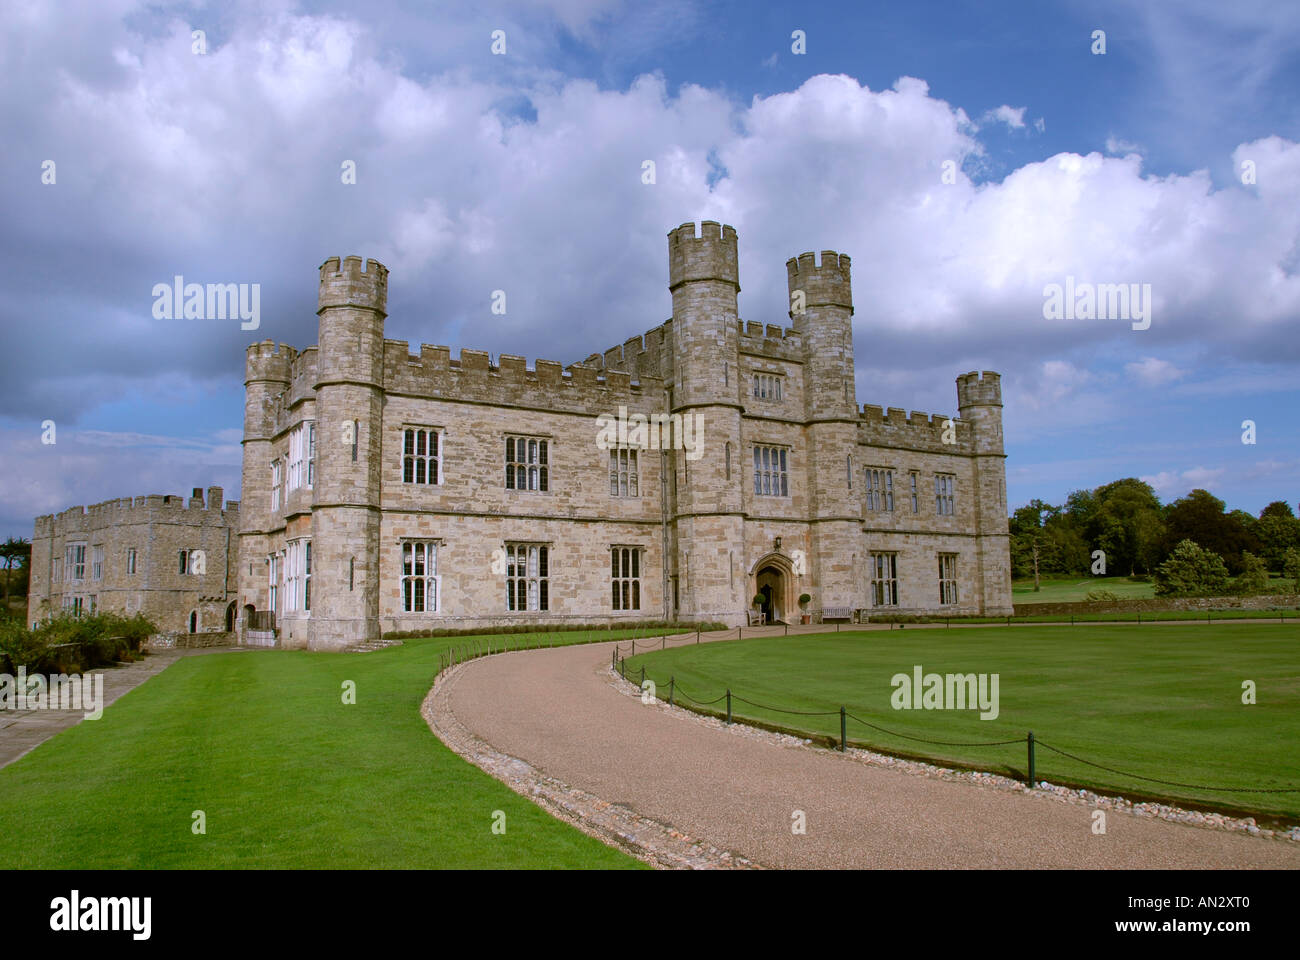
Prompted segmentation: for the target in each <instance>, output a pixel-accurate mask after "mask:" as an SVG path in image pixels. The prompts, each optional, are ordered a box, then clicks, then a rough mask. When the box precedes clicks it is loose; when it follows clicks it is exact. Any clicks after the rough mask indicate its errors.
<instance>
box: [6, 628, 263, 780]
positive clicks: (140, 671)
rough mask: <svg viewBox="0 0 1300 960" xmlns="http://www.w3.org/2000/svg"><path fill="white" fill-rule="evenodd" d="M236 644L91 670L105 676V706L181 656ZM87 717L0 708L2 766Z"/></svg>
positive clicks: (222, 649) (170, 652)
mask: <svg viewBox="0 0 1300 960" xmlns="http://www.w3.org/2000/svg"><path fill="white" fill-rule="evenodd" d="M235 649H237V648H235V647H208V648H206V649H195V650H159V651H156V652H154V653H151V654H149V655H148V656H147V657H145V658H144V659H143V660H137V661H135V662H134V663H130V664H126V665H125V666H120V667H104V668H100V669H96V670H91V671H90V673H91V674H92V675H93V674H96V673H102V674H103V675H104V703H103V706H104V707H108V706H109V704H111V703H113V702H114V701H115V700H117V698H118V697H120V696H122V694H124V693H127V692H128V691H130V690H134V689H135V688H136V687H138V686H139V685H140V684H142V683H144V682H145V681H146V680H148V679H149V678H150V677H152V676H156V675H157V674H159V673H162V671H164V670H166V669H167V668H168V667H170V666H171V665H172V664H173V663H175V662H176V661H177V660H179V659H180V658H181V657H187V656H194V655H196V654H203V653H229V652H230V651H232V650H235ZM83 719H85V713H84V712H83V711H81V710H0V767H5V766H8V765H9V764H11V763H13V762H14V761H15V760H17V759H18V758H19V757H21V756H23V755H24V754H26V753H30V752H31V751H32V750H35V749H36V748H37V747H38V746H40V745H41V744H42V743H44V742H45V741H46V740H48V739H50V737H52V736H54V735H55V734H56V733H59V732H60V731H63V730H66V729H68V728H69V727H71V726H75V725H76V724H78V723H81V721H82V720H83Z"/></svg>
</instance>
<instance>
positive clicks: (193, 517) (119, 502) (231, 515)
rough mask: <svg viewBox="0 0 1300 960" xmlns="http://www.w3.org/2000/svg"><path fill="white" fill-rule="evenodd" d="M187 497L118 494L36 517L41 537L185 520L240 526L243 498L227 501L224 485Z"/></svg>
mask: <svg viewBox="0 0 1300 960" xmlns="http://www.w3.org/2000/svg"><path fill="white" fill-rule="evenodd" d="M194 493H195V494H196V495H192V496H190V497H189V499H188V500H187V499H186V498H185V497H182V496H176V495H164V494H147V495H145V496H140V497H117V498H115V499H112V500H104V501H101V502H100V503H92V504H88V505H83V506H75V507H69V508H68V509H66V510H62V511H60V512H59V513H57V514H45V515H43V516H40V517H37V518H36V527H35V530H36V536H37V537H47V538H48V537H62V538H65V539H66V538H68V537H77V536H91V535H93V534H94V533H95V532H96V531H99V530H107V529H109V528H113V527H119V526H129V525H131V524H144V523H160V522H171V523H185V524H191V525H200V526H237V525H238V522H239V501H238V500H231V501H230V502H228V503H227V502H224V501H223V491H222V488H221V487H208V491H207V500H206V502H205V500H204V497H203V491H202V490H201V489H200V488H198V487H196V488H195V489H194Z"/></svg>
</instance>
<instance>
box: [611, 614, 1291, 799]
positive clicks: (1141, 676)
mask: <svg viewBox="0 0 1300 960" xmlns="http://www.w3.org/2000/svg"><path fill="white" fill-rule="evenodd" d="M915 664H920V665H921V666H922V667H923V668H924V672H925V673H930V672H935V673H940V674H947V673H972V672H973V673H977V674H978V673H988V674H992V673H997V674H998V675H999V700H1000V713H999V716H998V717H997V719H995V720H980V719H979V714H978V712H977V711H957V710H894V709H893V708H892V707H891V703H890V697H891V694H892V693H893V691H894V688H893V687H892V686H891V682H890V681H891V678H892V677H893V676H894V675H895V674H898V673H905V674H908V675H909V676H910V675H911V673H912V668H913V666H914V665H915ZM642 666H644V667H645V668H646V670H647V675H648V676H649V677H650V678H652V679H654V680H655V682H656V684H657V685H658V694H659V696H661V697H666V696H667V695H668V681H669V678H670V677H673V678H675V681H676V689H678V690H681V691H684V692H685V693H686V694H688V695H689V696H691V697H694V698H695V699H697V700H711V699H713V698H714V697H717V696H719V695H720V694H722V693H723V692H724V691H725V690H726V689H727V688H728V687H730V688H731V690H732V693H733V695H734V696H735V697H743V698H745V699H747V700H750V701H753V702H755V703H759V704H763V705H765V706H770V707H780V708H783V709H787V710H804V711H835V712H836V713H835V714H834V715H833V716H827V717H819V718H815V717H804V716H790V715H786V714H781V713H777V712H775V711H773V710H769V709H763V708H758V707H754V706H749V705H746V704H742V703H740V702H739V701H738V700H733V711H734V715H735V716H737V717H748V718H753V719H756V720H759V721H763V722H767V723H772V724H777V725H780V726H784V727H788V728H793V729H797V730H804V731H808V732H810V733H816V734H823V735H831V736H836V737H838V735H839V716H838V712H837V711H838V709H839V707H840V705H841V704H843V705H846V706H847V707H848V710H849V712H850V713H851V714H854V715H856V716H858V717H861V718H862V719H864V720H867V721H870V722H872V723H875V724H877V725H878V726H881V727H884V728H886V730H888V731H890V733H888V734H886V733H882V732H880V731H878V730H872V729H869V728H867V727H865V726H863V725H861V724H858V723H855V722H853V721H850V722H849V724H848V734H849V739H850V741H852V742H856V743H859V744H862V745H864V746H870V747H874V748H876V749H880V750H883V751H885V752H890V753H898V754H904V755H911V756H922V757H927V758H932V759H935V760H939V761H947V762H953V763H957V764H963V765H969V766H975V767H979V768H981V769H985V770H991V771H995V772H999V773H1004V774H1007V775H1010V776H1015V777H1017V778H1023V776H1024V775H1025V768H1026V749H1025V745H1024V744H1023V743H1018V744H1014V745H1010V746H999V747H953V746H937V745H929V744H923V743H918V742H916V741H912V740H906V739H903V738H902V737H899V736H894V735H893V734H906V735H910V736H913V737H923V738H928V739H934V740H949V741H987V740H1006V739H1011V738H1023V737H1024V736H1025V734H1026V732H1027V731H1029V730H1033V731H1034V734H1035V736H1036V737H1037V738H1038V739H1039V740H1040V741H1045V742H1046V743H1049V744H1051V745H1052V746H1054V747H1058V748H1059V749H1062V750H1065V751H1067V752H1069V753H1073V754H1076V755H1078V756H1080V757H1082V758H1083V759H1086V760H1091V761H1093V762H1094V763H1099V764H1102V765H1104V766H1107V767H1113V768H1116V769H1118V770H1122V771H1126V772H1129V773H1134V774H1138V775H1141V776H1147V777H1154V778H1157V779H1162V780H1171V781H1177V782H1179V783H1189V784H1196V785H1206V786H1214V787H1219V786H1236V787H1247V786H1250V787H1256V788H1259V787H1297V788H1300V753H1298V752H1297V750H1296V743H1297V740H1300V629H1297V627H1296V626H1292V625H1290V624H1287V625H1272V624H1249V623H1236V624H1223V625H1219V624H1217V623H1216V624H1215V625H1213V626H1190V625H1188V626H1183V625H1151V626H1142V627H1139V626H1136V625H1134V626H1075V627H1070V626H1056V627H1047V626H1042V627H1039V626H1022V627H1011V628H998V627H989V628H980V629H960V630H959V629H952V630H945V629H942V628H909V629H903V630H889V631H876V632H856V633H850V632H841V633H829V634H816V635H804V636H791V637H767V638H761V639H752V640H737V641H726V642H721V643H712V644H701V645H698V646H697V645H695V644H690V645H687V646H683V647H678V648H675V649H674V648H670V649H668V650H666V651H663V652H654V653H647V654H642V655H639V656H637V657H635V658H631V659H629V660H628V661H627V668H628V671H629V676H633V675H635V676H637V677H639V676H640V673H639V671H640V669H641V667H642ZM1243 680H1253V681H1254V682H1255V684H1256V688H1257V692H1256V698H1257V701H1258V702H1257V703H1256V704H1255V705H1253V706H1246V705H1243V704H1242V702H1241V694H1242V681H1243ZM678 696H679V697H680V694H679V695H678ZM688 705H689V704H688ZM710 709H713V710H721V709H725V706H724V704H717V705H716V706H714V707H711V708H710ZM1036 775H1037V779H1039V780H1049V781H1052V782H1056V783H1073V784H1076V785H1086V786H1090V787H1095V788H1099V789H1101V790H1103V791H1105V792H1109V793H1119V794H1121V795H1124V796H1128V797H1135V796H1138V795H1147V796H1161V797H1168V798H1172V799H1176V800H1182V801H1184V802H1193V803H1202V804H1206V805H1209V806H1213V807H1217V808H1220V809H1229V810H1231V809H1237V810H1249V811H1251V812H1256V813H1259V814H1262V815H1266V816H1269V815H1271V816H1278V817H1282V818H1286V819H1291V820H1294V819H1296V818H1298V817H1300V791H1297V792H1293V793H1279V794H1263V793H1258V794H1251V793H1244V792H1233V791H1221V790H1213V791H1207V790H1199V789H1188V788H1184V787H1174V786H1162V785H1157V784H1152V783H1144V782H1142V781H1139V780H1136V779H1134V778H1132V777H1129V776H1125V775H1119V774H1115V773H1110V772H1107V771H1104V770H1099V769H1096V768H1091V767H1088V766H1086V765H1084V764H1082V763H1079V762H1076V761H1074V760H1070V759H1067V758H1065V757H1062V756H1060V755H1057V754H1054V753H1052V752H1051V751H1049V750H1047V749H1046V748H1045V747H1043V746H1042V745H1040V746H1039V747H1038V749H1037V770H1036Z"/></svg>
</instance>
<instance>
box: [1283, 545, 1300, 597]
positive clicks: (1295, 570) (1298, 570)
mask: <svg viewBox="0 0 1300 960" xmlns="http://www.w3.org/2000/svg"><path fill="white" fill-rule="evenodd" d="M1282 576H1283V577H1285V578H1286V579H1287V580H1290V581H1291V589H1292V590H1294V591H1295V592H1296V593H1300V550H1297V549H1296V548H1295V547H1291V548H1290V549H1289V550H1287V552H1286V556H1285V557H1284V558H1283V560H1282Z"/></svg>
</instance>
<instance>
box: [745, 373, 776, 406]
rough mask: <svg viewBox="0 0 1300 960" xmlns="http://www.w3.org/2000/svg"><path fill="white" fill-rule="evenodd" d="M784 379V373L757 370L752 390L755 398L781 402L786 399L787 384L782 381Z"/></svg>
mask: <svg viewBox="0 0 1300 960" xmlns="http://www.w3.org/2000/svg"><path fill="white" fill-rule="evenodd" d="M784 379H785V374H784V373H776V372H773V371H768V370H755V371H754V382H753V386H752V388H751V390H750V393H751V394H752V396H753V399H755V400H764V401H770V402H772V403H780V402H781V401H782V400H784V399H785V385H784V384H783V383H782V381H783V380H784Z"/></svg>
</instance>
